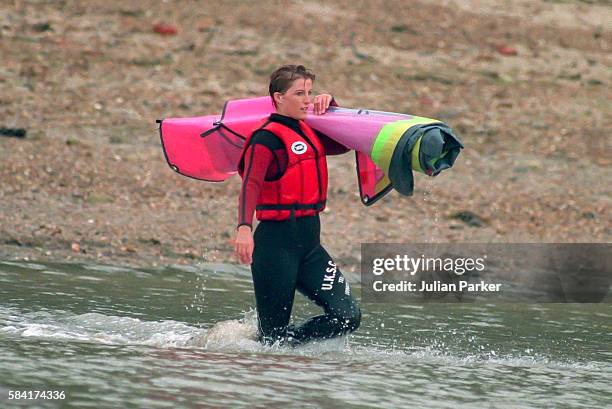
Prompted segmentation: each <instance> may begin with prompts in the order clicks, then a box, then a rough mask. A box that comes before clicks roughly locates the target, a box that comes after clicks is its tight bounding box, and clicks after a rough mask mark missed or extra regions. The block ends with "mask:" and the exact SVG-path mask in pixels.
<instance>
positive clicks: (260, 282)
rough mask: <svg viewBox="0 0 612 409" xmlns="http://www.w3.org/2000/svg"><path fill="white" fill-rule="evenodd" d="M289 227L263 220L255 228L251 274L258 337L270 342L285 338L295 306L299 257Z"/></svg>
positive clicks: (284, 224)
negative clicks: (290, 240) (289, 237)
mask: <svg viewBox="0 0 612 409" xmlns="http://www.w3.org/2000/svg"><path fill="white" fill-rule="evenodd" d="M287 229H288V224H287V223H283V222H261V223H260V224H259V226H257V229H256V230H255V236H254V239H255V249H254V251H253V263H252V264H251V273H252V276H253V287H254V290H255V299H256V302H257V316H258V320H259V337H260V341H262V342H264V343H267V344H272V343H274V342H276V341H277V340H281V341H282V340H283V339H284V336H285V332H286V330H287V326H288V324H289V319H290V317H291V310H292V308H293V300H294V296H295V287H296V283H297V273H298V267H299V257H298V256H297V255H296V254H295V253H296V250H295V248H294V246H293V243H290V242H288V240H287V239H286V237H287V234H288V230H287Z"/></svg>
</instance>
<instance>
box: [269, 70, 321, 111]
mask: <svg viewBox="0 0 612 409" xmlns="http://www.w3.org/2000/svg"><path fill="white" fill-rule="evenodd" d="M311 94H312V80H311V79H310V78H307V79H304V78H297V79H296V80H295V81H293V83H292V84H291V87H289V89H288V90H287V91H285V92H284V93H283V94H281V93H280V92H275V93H274V97H275V98H274V99H275V100H276V106H277V108H276V111H277V112H278V113H279V114H281V115H285V116H289V117H291V118H295V119H304V118H306V115H307V111H308V105H310V95H311Z"/></svg>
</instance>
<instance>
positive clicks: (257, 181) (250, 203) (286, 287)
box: [235, 65, 361, 345]
mask: <svg viewBox="0 0 612 409" xmlns="http://www.w3.org/2000/svg"><path fill="white" fill-rule="evenodd" d="M314 79H315V76H314V74H313V73H312V72H310V71H309V70H307V69H306V68H304V67H303V66H302V65H297V66H296V65H284V66H282V67H280V68H279V69H277V70H276V71H274V72H273V73H272V75H271V77H270V86H269V92H270V96H271V97H272V101H273V103H274V106H275V107H276V113H273V114H272V115H270V117H269V118H268V120H267V121H266V123H265V124H264V125H263V126H262V127H260V128H259V129H257V130H256V131H255V132H254V133H253V134H252V135H251V136H250V137H249V138H248V139H247V141H246V144H245V149H244V150H243V153H242V158H241V161H240V165H239V170H240V174H241V176H242V179H243V182H242V189H241V193H240V201H239V208H238V219H239V222H238V231H237V237H236V241H235V252H236V255H237V257H238V258H239V260H240V262H241V263H244V264H247V263H249V264H251V271H252V275H253V286H254V289H255V298H256V301H257V314H258V318H259V337H260V340H261V341H262V342H264V343H267V344H272V343H274V342H277V341H280V343H286V344H290V345H296V344H300V343H303V342H306V341H310V340H313V339H324V338H331V337H335V336H339V335H343V334H346V333H347V332H351V331H354V330H355V329H357V327H359V323H360V321H361V311H360V310H359V306H358V305H357V302H356V300H355V298H354V297H353V296H352V295H351V291H350V287H349V285H348V283H347V281H346V280H345V278H344V276H343V275H342V273H340V270H339V269H338V267H337V266H336V264H335V263H334V261H333V260H332V258H331V257H330V256H329V254H328V253H327V251H325V249H324V248H323V247H322V246H321V243H320V221H319V213H320V212H321V211H322V210H323V209H324V208H325V199H326V197H327V163H326V160H325V156H326V155H337V154H342V153H345V152H347V151H348V149H347V148H345V147H344V146H342V145H340V144H338V143H336V142H334V141H333V140H331V139H329V138H328V137H327V136H325V135H323V134H321V133H319V132H317V131H314V130H313V129H312V128H310V127H309V126H308V125H307V124H306V123H305V122H304V121H303V120H304V118H306V115H307V110H308V107H309V105H310V103H311V93H312V83H313V81H314ZM313 102H314V113H315V114H317V115H320V114H323V113H325V111H326V110H327V108H328V107H329V105H330V104H332V105H334V104H335V103H334V101H333V98H332V96H331V95H329V94H323V95H317V96H316V97H315V98H314V101H313ZM254 211H256V215H257V219H258V220H260V223H259V225H258V226H257V229H256V230H255V234H254V235H253V233H252V220H253V212H254ZM296 289H297V290H298V291H300V292H301V293H302V294H304V295H305V296H307V297H308V298H309V299H311V300H312V301H314V302H315V303H316V304H317V305H319V306H321V307H323V310H324V312H325V313H324V314H322V315H319V316H316V317H312V318H310V319H309V320H307V321H306V322H304V323H303V324H302V325H299V326H290V325H289V319H290V317H291V309H292V307H293V299H294V295H295V290H296Z"/></svg>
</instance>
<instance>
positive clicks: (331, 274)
mask: <svg viewBox="0 0 612 409" xmlns="http://www.w3.org/2000/svg"><path fill="white" fill-rule="evenodd" d="M327 264H329V267H327V268H326V269H325V272H326V273H327V274H325V276H324V277H323V284H322V285H321V290H331V289H332V287H333V286H334V280H335V279H336V271H338V267H336V264H335V263H334V262H333V261H331V260H329V261H328V262H327Z"/></svg>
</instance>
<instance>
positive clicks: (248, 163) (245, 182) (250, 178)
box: [238, 131, 282, 229]
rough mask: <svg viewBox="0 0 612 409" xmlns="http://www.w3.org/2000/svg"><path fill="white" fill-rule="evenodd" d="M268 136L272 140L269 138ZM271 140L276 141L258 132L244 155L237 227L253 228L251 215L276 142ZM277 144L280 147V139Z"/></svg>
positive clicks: (267, 134)
mask: <svg viewBox="0 0 612 409" xmlns="http://www.w3.org/2000/svg"><path fill="white" fill-rule="evenodd" d="M270 135H271V136H272V138H270ZM273 138H276V139H278V137H277V136H275V135H273V134H271V133H270V132H267V131H262V132H258V133H257V134H255V135H253V138H252V139H251V141H252V142H251V145H250V146H249V147H248V148H247V150H246V152H245V154H244V176H243V178H242V188H241V189H240V198H239V201H238V227H240V226H242V225H247V226H249V227H251V229H252V228H253V213H254V212H255V206H256V205H257V199H258V198H259V193H260V192H261V187H262V186H263V182H264V180H265V177H266V173H267V171H268V167H269V166H270V164H271V163H272V159H273V158H274V154H273V153H272V147H273V146H275V144H276V141H275V140H274V139H273ZM278 142H279V143H281V145H282V142H280V139H279V140H278ZM270 145H272V146H270Z"/></svg>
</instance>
